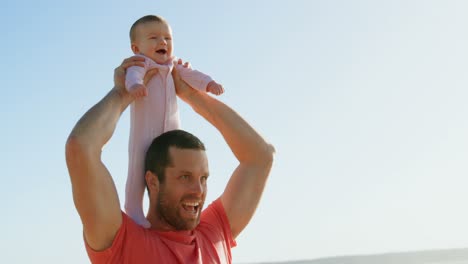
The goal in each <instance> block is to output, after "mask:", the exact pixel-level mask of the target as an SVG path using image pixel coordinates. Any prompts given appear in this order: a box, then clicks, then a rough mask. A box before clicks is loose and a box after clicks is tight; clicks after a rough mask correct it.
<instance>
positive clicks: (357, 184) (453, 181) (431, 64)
mask: <svg viewBox="0 0 468 264" xmlns="http://www.w3.org/2000/svg"><path fill="white" fill-rule="evenodd" d="M467 11H468V2H466V1H463V0H459V1H457V0H447V1H435V0H425V1H423V0H392V1H371V0H367V1H366V0H350V1H349V0H330V1H325V0H317V1H310V0H291V1H279V0H273V1H261V0H238V1H214V0H207V1H178V0H175V1H142V0H134V1H121V0H113V1H110V0H103V1H91V0H81V1H57V0H44V1H32V0H15V1H9V0H7V1H6V2H4V3H3V4H2V9H1V10H0V29H1V30H2V32H3V41H1V42H0V54H1V58H2V59H3V61H4V62H3V63H2V64H0V74H1V80H2V83H3V85H4V86H3V88H2V91H3V96H2V98H3V103H2V104H1V105H0V108H1V111H0V117H1V119H0V120H1V121H2V124H1V125H2V129H1V130H0V145H1V147H2V151H1V152H0V167H1V168H2V170H3V172H2V173H1V175H2V176H1V181H2V183H1V184H0V206H1V207H0V208H1V211H2V217H0V226H2V227H3V228H2V235H1V239H0V249H1V252H2V254H1V255H2V262H5V263H71V264H75V263H88V262H89V261H88V259H87V255H86V252H85V249H84V244H83V240H82V227H81V222H80V219H79V216H78V214H77V212H76V210H75V207H74V204H73V200H72V193H71V184H70V180H69V176H68V172H67V168H66V164H65V156H64V149H65V142H66V139H67V136H68V134H69V133H70V131H71V129H72V128H73V126H74V124H75V123H76V122H77V121H78V119H79V118H80V117H81V116H82V115H83V114H84V112H85V111H86V110H87V109H89V108H90V107H92V106H93V105H94V104H95V103H96V102H98V100H100V99H101V98H102V97H103V96H104V95H105V94H106V93H107V92H108V91H109V90H110V89H111V88H112V86H113V81H112V80H113V79H112V78H113V70H114V68H116V67H117V66H118V65H120V63H121V62H122V60H123V59H124V58H127V57H129V56H131V55H132V53H131V50H130V44H129V38H128V31H129V28H130V26H131V24H132V23H133V22H134V21H135V20H136V19H138V18H140V17H142V16H144V15H147V14H157V15H161V16H163V17H165V18H166V19H167V20H168V21H169V23H170V24H171V26H172V29H173V36H174V53H175V55H176V56H178V57H181V58H183V59H185V60H188V61H190V62H191V64H192V66H193V67H194V68H196V69H198V70H201V71H203V72H205V73H207V74H209V75H210V76H212V77H213V78H214V79H215V80H217V81H218V82H219V83H222V84H223V85H224V87H225V89H226V92H225V94H223V95H222V96H220V97H219V99H220V100H221V101H223V102H225V103H226V104H228V105H230V106H231V107H232V108H234V109H235V110H236V111H237V112H238V113H239V114H240V115H242V116H243V117H244V118H245V119H246V120H247V121H248V122H249V123H250V124H251V125H252V126H253V127H254V128H255V129H256V130H257V131H258V132H259V133H260V134H261V135H263V136H264V137H265V138H266V139H267V140H268V141H269V142H271V143H272V144H273V145H274V146H275V147H276V150H277V153H276V156H275V163H274V165H273V168H272V172H271V175H270V178H269V180H268V183H267V186H266V189H265V192H264V194H263V197H262V200H261V203H260V205H259V207H258V209H257V212H256V214H255V216H254V218H253V219H252V221H251V222H250V224H249V226H248V227H247V228H246V229H245V230H244V231H243V233H242V234H241V235H240V236H239V237H238V239H237V243H238V246H237V247H236V248H234V249H233V250H232V252H233V260H234V262H235V263H248V262H256V261H282V260H299V259H311V258H320V257H326V256H338V255H353V254H372V253H383V252H397V251H412V250H426V249H445V248H465V247H468V235H467V234H468V225H467V224H466V223H468V210H466V201H468V192H467V191H466V186H468V162H467V160H468V121H467V116H468V104H467V103H466V102H467V98H468V74H467V72H468V49H467V48H466V47H468V31H467V25H468V16H466V12H467ZM179 106H180V111H181V120H182V127H183V128H184V129H185V130H187V131H190V132H192V133H194V134H195V135H197V136H199V137H200V138H201V139H202V141H204V142H205V144H206V147H207V155H208V158H209V163H210V164H209V166H210V175H211V177H210V180H209V183H208V184H209V185H208V186H209V193H208V196H207V202H210V201H213V200H214V199H216V198H217V197H218V196H219V195H220V194H221V192H222V191H223V189H224V186H225V184H226V183H227V181H228V178H229V176H230V173H231V172H232V171H233V170H234V168H235V167H236V166H237V162H236V160H235V158H234V156H233V155H232V153H231V152H230V150H229V149H228V147H227V146H226V144H225V143H224V141H223V139H222V137H221V136H220V134H219V133H218V132H217V131H216V130H215V129H214V128H212V127H211V126H210V125H209V124H208V123H207V122H206V121H204V120H203V119H201V118H200V117H199V116H197V115H196V114H195V113H194V112H193V111H192V110H191V109H190V108H189V107H187V106H186V105H184V103H183V102H179ZM128 135H129V113H128V111H126V112H124V113H123V115H122V118H121V120H120V122H119V123H118V126H117V128H116V131H115V133H114V136H113V138H112V139H111V140H110V141H109V142H108V143H107V145H106V146H105V148H104V150H103V160H104V163H105V164H106V165H107V167H108V169H109V171H110V172H111V174H112V175H113V178H114V181H115V184H116V186H117V189H118V192H119V194H120V201H121V202H122V201H123V199H124V196H123V191H124V185H125V178H126V172H127V144H128Z"/></svg>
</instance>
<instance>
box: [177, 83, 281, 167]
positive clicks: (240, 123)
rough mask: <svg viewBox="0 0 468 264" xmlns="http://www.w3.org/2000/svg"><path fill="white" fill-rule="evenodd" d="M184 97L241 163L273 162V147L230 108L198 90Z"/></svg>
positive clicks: (193, 90)
mask: <svg viewBox="0 0 468 264" xmlns="http://www.w3.org/2000/svg"><path fill="white" fill-rule="evenodd" d="M181 99H182V100H184V101H185V102H186V103H188V104H189V105H190V106H191V107H192V108H193V109H194V110H195V111H196V112H197V113H198V114H200V115H201V116H203V117H204V118H205V119H206V120H207V121H208V122H210V123H211V124H212V125H213V126H215V127H216V128H217V129H218V130H219V131H220V132H221V134H222V135H223V137H224V139H225V140H226V142H227V144H228V145H229V147H230V148H231V150H232V152H233V153H234V155H235V156H236V158H237V159H238V160H239V161H240V162H243V163H251V162H252V163H259V162H271V159H272V154H273V152H274V148H273V146H271V145H270V144H268V143H267V142H266V141H265V140H264V139H263V137H261V136H260V135H259V134H258V133H257V132H256V131H255V130H254V129H253V128H252V127H251V126H250V125H249V124H248V123H247V122H246V121H245V120H244V119H243V118H242V117H241V116H240V115H239V114H237V113H236V112H235V111H234V110H232V109H231V108H230V107H228V106H227V105H225V104H224V103H222V102H220V101H218V100H217V99H215V98H213V97H211V96H209V95H207V94H206V93H202V92H199V91H197V90H195V89H192V90H191V91H190V93H187V94H185V95H184V96H183V97H181Z"/></svg>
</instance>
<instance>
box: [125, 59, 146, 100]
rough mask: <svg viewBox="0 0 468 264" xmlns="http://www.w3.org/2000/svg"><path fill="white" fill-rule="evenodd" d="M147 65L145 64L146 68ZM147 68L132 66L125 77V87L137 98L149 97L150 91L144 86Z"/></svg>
mask: <svg viewBox="0 0 468 264" xmlns="http://www.w3.org/2000/svg"><path fill="white" fill-rule="evenodd" d="M146 65H147V64H146V63H145V66H146ZM146 70H147V69H146V67H145V68H143V67H140V66H132V67H130V68H128V69H127V75H126V77H125V87H126V88H127V91H129V92H130V94H131V95H133V96H134V97H135V98H140V97H144V96H146V95H148V89H146V86H145V85H144V84H143V78H144V77H145V73H146Z"/></svg>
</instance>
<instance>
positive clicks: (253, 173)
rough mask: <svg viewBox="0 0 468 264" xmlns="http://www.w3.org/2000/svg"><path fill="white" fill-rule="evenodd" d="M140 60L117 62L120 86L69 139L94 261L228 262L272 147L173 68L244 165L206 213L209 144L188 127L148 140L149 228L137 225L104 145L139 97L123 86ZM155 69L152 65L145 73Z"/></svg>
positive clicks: (181, 88)
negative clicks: (127, 209) (126, 208)
mask: <svg viewBox="0 0 468 264" xmlns="http://www.w3.org/2000/svg"><path fill="white" fill-rule="evenodd" d="M179 63H181V62H180V61H179ZM134 65H139V66H142V65H143V64H142V58H139V57H132V58H129V59H126V60H124V61H123V63H122V65H120V66H119V67H118V68H116V70H115V74H114V82H115V87H114V88H113V89H112V90H111V91H110V92H109V93H108V94H107V95H106V96H105V97H104V98H103V99H102V100H101V101H100V102H99V103H97V104H96V105H95V106H94V107H92V108H91V109H90V110H89V111H88V112H87V113H86V114H85V115H84V116H83V117H82V118H81V119H80V121H78V123H77V124H76V126H75V128H74V129H73V131H72V132H71V134H70V136H69V138H68V140H67V144H66V160H67V166H68V170H69V174H70V178H71V182H72V188H73V199H74V202H75V206H76V208H77V211H78V213H79V215H80V218H81V221H82V223H83V232H84V239H85V242H86V248H87V251H88V255H89V257H90V259H91V261H92V262H93V263H136V264H140V263H230V262H231V251H230V248H231V247H233V246H235V238H236V237H237V236H238V235H239V233H240V232H241V231H242V230H243V229H244V228H245V226H246V225H247V224H248V222H249V221H250V219H251V217H252V216H253V214H254V212H255V209H256V208H257V205H258V203H259V200H260V197H261V194H262V192H263V189H264V186H265V183H266V180H267V177H268V175H269V172H270V169H271V165H272V161H273V154H274V148H273V147H272V146H271V145H270V144H268V143H267V142H266V141H265V140H264V139H263V138H262V137H261V136H260V135H259V134H258V133H257V132H256V131H255V130H254V129H253V128H252V127H251V126H250V125H249V124H248V123H247V122H246V121H244V120H243V119H242V118H241V117H240V116H239V115H238V114H237V113H236V112H234V111H233V110H232V109H231V108H229V107H228V106H226V105H225V104H223V103H221V102H219V101H218V100H216V99H215V98H212V97H211V96H209V95H207V94H205V93H201V92H199V91H197V90H195V89H193V88H191V87H189V86H188V85H187V84H186V83H185V82H183V81H182V80H181V79H180V76H179V74H178V72H177V70H176V67H174V71H173V73H172V74H173V78H174V84H175V88H176V93H177V95H178V96H179V98H181V99H182V100H183V101H185V102H186V103H187V104H189V105H190V106H191V107H192V108H193V109H194V111H196V112H197V113H198V114H200V115H201V116H202V117H204V118H205V119H206V120H207V121H208V122H210V123H211V124H212V125H213V126H215V127H216V128H217V129H218V130H219V132H220V133H221V134H222V135H223V137H224V139H225V140H226V143H227V144H228V145H229V147H230V148H231V150H232V152H233V153H234V155H235V156H236V158H237V159H238V161H239V166H238V167H237V168H236V170H235V171H234V172H233V174H232V176H231V178H230V180H229V182H228V184H227V186H226V189H225V190H224V192H223V193H222V195H221V196H220V197H219V199H217V200H216V201H215V202H213V204H211V205H210V206H209V207H208V208H207V209H205V210H204V211H203V213H202V212H201V209H202V206H203V203H204V200H205V196H206V190H207V189H206V180H207V177H208V174H209V170H208V161H207V158H206V155H205V152H204V146H203V144H202V143H201V142H199V140H198V139H197V138H196V137H195V136H193V135H191V134H189V133H187V132H183V131H175V132H169V133H165V134H163V135H161V136H160V137H163V138H162V139H161V138H159V137H158V138H157V139H155V141H154V142H153V145H152V146H150V150H149V151H148V156H147V158H146V167H145V170H147V171H146V174H145V179H146V182H147V186H148V191H149V199H150V202H149V209H148V214H147V219H148V221H149V222H150V223H151V228H150V229H145V228H143V227H141V226H138V225H137V224H135V223H134V222H133V221H132V220H130V218H128V216H127V215H125V214H124V213H122V211H121V209H120V204H119V199H118V195H117V191H116V189H115V186H114V183H113V180H112V177H111V175H110V173H109V172H108V171H107V169H106V167H105V166H104V164H103V163H102V161H101V149H102V147H103V146H104V144H105V143H106V142H107V141H108V140H109V139H110V138H111V136H112V134H113V132H114V130H115V127H116V124H117V122H118V120H119V117H120V115H121V113H122V112H123V111H124V110H125V109H126V108H127V106H128V105H129V104H130V103H131V102H132V101H133V100H134V98H132V96H131V95H130V94H129V93H128V92H127V91H126V90H125V87H124V83H125V80H124V79H125V71H126V69H127V68H128V67H130V66H134ZM154 74H156V72H155V71H149V72H148V74H147V76H146V77H145V80H146V81H147V80H149V79H151V77H152V76H153V75H154ZM164 137H165V138H164ZM180 140H182V141H184V142H185V143H180V142H179V141H180ZM179 143H180V144H179ZM164 149H165V151H166V152H167V153H166V154H164V153H162V152H164ZM151 153H152V154H151ZM152 155H153V156H152ZM161 155H163V156H164V155H166V156H167V160H166V162H164V158H161V157H160V156H161ZM158 156H159V157H158ZM164 163H165V164H164Z"/></svg>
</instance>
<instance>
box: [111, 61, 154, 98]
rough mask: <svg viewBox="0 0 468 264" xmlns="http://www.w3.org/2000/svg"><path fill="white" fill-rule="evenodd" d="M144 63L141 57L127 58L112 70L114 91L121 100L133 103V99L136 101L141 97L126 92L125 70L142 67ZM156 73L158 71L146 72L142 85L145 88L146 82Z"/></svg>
mask: <svg viewBox="0 0 468 264" xmlns="http://www.w3.org/2000/svg"><path fill="white" fill-rule="evenodd" d="M144 61H145V58H143V57H139V56H133V57H130V58H127V59H125V60H123V62H122V64H120V66H119V67H117V68H115V70H114V89H115V90H117V91H118V92H119V94H120V96H122V98H128V99H130V101H133V100H135V99H137V98H138V97H141V96H138V94H133V93H129V91H127V89H125V73H126V71H127V69H128V68H129V67H131V66H140V67H144V66H145V65H144V63H143V62H144ZM157 73H158V69H156V68H155V69H151V70H149V71H147V72H146V74H145V78H144V80H143V83H144V84H145V86H146V85H147V84H148V82H149V81H150V80H151V79H152V78H153V77H154V75H156V74H157Z"/></svg>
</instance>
